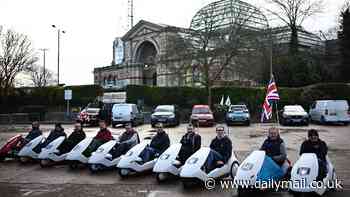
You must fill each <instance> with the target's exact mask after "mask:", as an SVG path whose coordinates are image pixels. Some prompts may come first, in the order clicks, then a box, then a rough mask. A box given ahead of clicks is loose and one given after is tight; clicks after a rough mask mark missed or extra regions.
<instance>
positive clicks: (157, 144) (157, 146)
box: [140, 123, 170, 162]
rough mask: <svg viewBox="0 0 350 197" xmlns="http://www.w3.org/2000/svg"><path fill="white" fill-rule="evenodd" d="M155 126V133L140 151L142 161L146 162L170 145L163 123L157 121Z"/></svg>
mask: <svg viewBox="0 0 350 197" xmlns="http://www.w3.org/2000/svg"><path fill="white" fill-rule="evenodd" d="M156 127H157V134H156V135H155V136H154V137H153V138H152V141H151V143H150V145H149V146H147V147H146V148H145V149H144V150H143V151H142V152H141V153H140V158H141V159H142V161H143V162H148V161H150V160H152V159H154V158H155V157H157V156H159V155H161V154H162V153H163V152H164V151H165V150H166V149H167V148H169V146H170V139H169V136H168V134H166V133H165V131H164V129H163V125H162V124H161V123H158V124H157V125H156Z"/></svg>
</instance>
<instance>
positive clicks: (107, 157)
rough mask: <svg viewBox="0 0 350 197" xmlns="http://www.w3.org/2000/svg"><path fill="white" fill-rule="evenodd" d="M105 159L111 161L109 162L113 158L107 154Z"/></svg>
mask: <svg viewBox="0 0 350 197" xmlns="http://www.w3.org/2000/svg"><path fill="white" fill-rule="evenodd" d="M106 159H108V160H110V161H111V160H112V159H113V156H112V155H111V154H109V153H108V154H107V155H106Z"/></svg>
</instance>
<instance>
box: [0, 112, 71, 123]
mask: <svg viewBox="0 0 350 197" xmlns="http://www.w3.org/2000/svg"><path fill="white" fill-rule="evenodd" d="M77 115H78V114H77V113H71V114H69V115H67V113H65V112H48V113H11V114H0V124H30V123H32V122H33V121H40V122H73V121H75V120H76V117H77Z"/></svg>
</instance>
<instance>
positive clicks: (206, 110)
mask: <svg viewBox="0 0 350 197" xmlns="http://www.w3.org/2000/svg"><path fill="white" fill-rule="evenodd" d="M191 123H193V124H194V125H195V126H196V125H197V124H198V125H199V126H201V125H203V126H213V125H214V115H213V112H212V111H211V110H210V107H209V106H208V105H194V106H193V108H192V115H191Z"/></svg>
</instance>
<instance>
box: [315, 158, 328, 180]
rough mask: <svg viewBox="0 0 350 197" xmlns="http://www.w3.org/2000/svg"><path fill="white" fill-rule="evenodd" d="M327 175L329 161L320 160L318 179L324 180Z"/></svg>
mask: <svg viewBox="0 0 350 197" xmlns="http://www.w3.org/2000/svg"><path fill="white" fill-rule="evenodd" d="M326 176H327V162H326V161H322V160H318V176H317V180H322V179H323V178H324V177H326Z"/></svg>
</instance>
